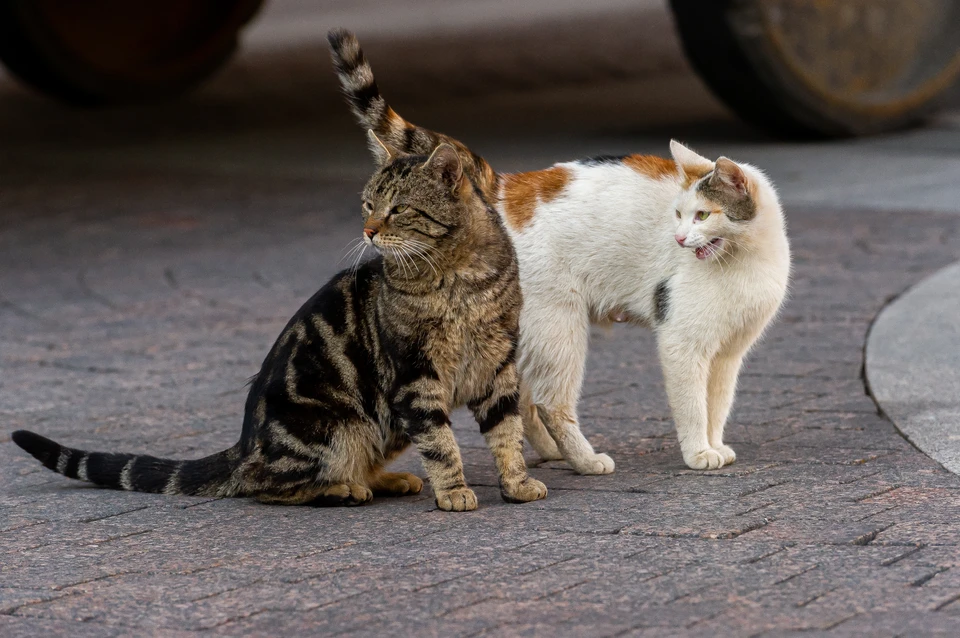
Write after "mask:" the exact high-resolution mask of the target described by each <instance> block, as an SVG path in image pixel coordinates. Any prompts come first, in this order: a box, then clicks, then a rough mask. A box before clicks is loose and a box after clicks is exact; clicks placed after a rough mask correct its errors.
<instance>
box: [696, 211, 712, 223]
mask: <svg viewBox="0 0 960 638" xmlns="http://www.w3.org/2000/svg"><path fill="white" fill-rule="evenodd" d="M707 217H710V213H709V212H707V211H705V210H698V211H697V221H700V222H702V221H703V220H705V219H706V218H707Z"/></svg>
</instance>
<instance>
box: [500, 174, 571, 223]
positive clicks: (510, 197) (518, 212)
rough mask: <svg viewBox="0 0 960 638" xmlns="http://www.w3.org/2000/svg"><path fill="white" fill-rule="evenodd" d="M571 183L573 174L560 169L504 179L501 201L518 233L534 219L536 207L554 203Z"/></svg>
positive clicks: (510, 176) (506, 214)
mask: <svg viewBox="0 0 960 638" xmlns="http://www.w3.org/2000/svg"><path fill="white" fill-rule="evenodd" d="M569 180H570V171H568V170H567V169H565V168H562V167H560V166H554V167H553V168H547V169H544V170H542V171H531V172H529V173H508V174H506V175H503V189H502V190H501V191H500V193H501V196H500V201H501V203H502V204H503V212H504V216H505V217H506V218H507V222H508V223H509V224H510V226H512V227H513V228H516V229H520V228H523V227H524V226H526V225H527V224H528V223H530V220H531V219H533V214H534V212H535V211H536V208H537V204H538V203H541V202H550V201H553V199H554V198H556V196H557V195H559V194H560V191H562V190H563V188H564V187H565V186H566V185H567V182H568V181H569Z"/></svg>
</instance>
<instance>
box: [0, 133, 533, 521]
mask: <svg viewBox="0 0 960 638" xmlns="http://www.w3.org/2000/svg"><path fill="white" fill-rule="evenodd" d="M370 139H371V143H372V146H373V148H374V149H375V150H376V156H377V158H378V160H379V163H380V165H381V169H380V170H379V171H378V172H377V173H376V174H375V175H374V176H373V177H372V178H371V179H370V181H369V182H368V183H367V185H366V188H365V189H364V192H363V218H364V222H365V225H364V229H363V240H364V241H365V242H367V243H368V244H372V245H373V246H375V247H376V249H377V250H378V252H379V253H380V254H381V256H380V257H378V258H376V259H373V260H371V261H368V262H366V263H364V264H363V265H361V266H360V267H359V268H357V269H356V270H349V271H344V272H341V273H340V274H338V275H336V276H335V277H334V278H333V279H332V280H331V281H330V282H329V283H327V285H325V286H324V287H323V288H321V289H320V291H319V292H317V293H316V294H315V295H314V296H313V297H312V298H311V299H310V300H309V301H307V302H306V303H305V304H304V305H303V307H302V308H300V310H299V311H297V313H296V314H295V315H294V316H293V318H292V319H291V320H290V322H289V323H288V324H287V326H286V328H284V330H283V332H282V334H281V335H280V337H279V338H278V339H277V341H276V343H275V344H274V346H273V348H272V349H271V350H270V353H269V354H268V355H267V358H266V360H264V362H263V365H262V366H261V368H260V372H259V373H258V374H257V375H256V377H255V378H254V380H253V382H252V384H251V388H250V393H249V395H248V397H247V402H246V413H245V417H244V421H243V431H242V433H241V436H240V441H239V442H238V443H237V444H236V445H234V446H233V447H231V448H229V449H227V450H224V451H223V452H219V453H217V454H214V455H212V456H208V457H206V458H203V459H199V460H195V461H175V460H167V459H159V458H154V457H151V456H135V455H132V454H106V453H98V452H93V453H91V452H84V451H80V450H75V449H71V448H67V447H63V446H61V445H58V444H57V443H55V442H53V441H51V440H49V439H46V438H44V437H42V436H40V435H38V434H34V433H32V432H26V431H22V430H21V431H17V432H14V433H13V440H14V442H16V444H17V445H19V446H20V447H22V448H23V449H24V450H26V451H27V452H29V453H30V454H32V455H33V456H35V457H36V458H37V459H39V460H40V461H41V462H42V463H43V464H44V465H45V466H46V467H48V468H50V469H51V470H54V471H56V472H59V473H60V474H63V475H65V476H68V477H70V478H77V479H82V480H86V481H91V482H93V483H96V484H98V485H103V486H105V487H111V488H119V489H125V490H136V491H140V492H156V493H163V494H194V495H204V496H221V497H228V496H251V497H254V498H256V499H258V500H260V501H262V502H265V503H278V504H289V505H301V504H313V505H358V504H362V503H367V502H369V501H370V500H371V499H372V498H373V495H374V494H383V495H403V494H412V493H417V492H419V491H420V490H421V488H422V486H423V483H422V482H421V480H420V479H419V478H417V477H416V476H414V475H412V474H401V473H391V472H386V471H384V466H385V465H386V464H387V463H389V462H390V461H391V459H393V458H394V457H396V456H397V455H398V454H399V453H400V452H401V451H402V450H403V449H404V448H406V447H407V445H408V444H409V443H410V442H411V441H412V442H413V443H414V444H415V445H416V448H417V450H418V451H419V452H420V456H421V457H422V460H423V465H424V468H425V469H426V472H427V476H428V477H429V479H430V482H431V484H432V486H433V491H434V496H435V497H436V502H437V506H438V507H439V508H440V509H442V510H447V511H450V510H453V511H465V510H472V509H476V507H477V499H476V496H475V495H474V493H473V491H472V490H470V488H468V487H467V485H466V482H465V481H464V476H463V465H462V463H461V460H460V451H459V448H458V447H457V443H456V441H455V440H454V437H453V432H452V430H451V428H450V412H451V410H453V409H454V408H456V407H458V406H460V405H463V404H466V405H468V406H469V407H470V409H471V410H472V411H473V414H474V416H475V417H476V419H477V421H478V422H479V424H480V431H481V432H482V433H483V435H484V437H485V439H486V442H487V445H488V446H489V447H490V450H491V451H492V452H493V455H494V458H495V460H496V465H497V469H498V472H499V476H500V491H501V494H502V496H503V499H504V500H506V501H508V502H514V503H516V502H525V501H532V500H536V499H541V498H544V497H545V496H546V494H547V490H546V487H544V485H543V484H542V483H540V482H539V481H536V480H534V479H532V478H529V477H528V476H527V471H526V465H525V463H524V460H523V456H522V445H523V424H522V421H521V418H520V413H519V404H518V401H519V385H518V384H519V382H518V376H517V368H516V364H515V361H514V359H515V352H516V344H517V331H518V320H519V314H520V308H521V295H520V286H519V280H518V272H517V261H516V256H515V253H514V250H513V247H512V245H511V242H510V240H509V237H508V236H507V233H506V231H505V229H504V227H503V224H502V222H501V221H500V218H499V217H498V215H497V213H496V211H494V210H493V209H492V208H490V207H489V206H488V205H487V204H486V202H485V200H484V198H483V197H482V196H481V195H480V193H479V191H478V190H477V189H476V188H475V186H474V184H473V182H472V181H471V180H470V178H469V177H468V175H467V174H466V173H465V172H464V171H463V167H462V165H461V162H460V159H459V155H458V153H457V152H456V150H455V149H454V148H452V147H451V146H449V145H442V144H441V145H439V146H438V147H437V148H436V150H435V151H434V152H433V154H432V155H431V156H430V157H429V158H428V157H426V156H425V155H419V156H418V155H403V154H401V153H398V152H396V151H392V150H390V149H389V148H388V147H387V146H385V145H384V144H383V143H381V142H380V141H379V140H377V138H376V136H375V135H373V134H372V133H371V134H370Z"/></svg>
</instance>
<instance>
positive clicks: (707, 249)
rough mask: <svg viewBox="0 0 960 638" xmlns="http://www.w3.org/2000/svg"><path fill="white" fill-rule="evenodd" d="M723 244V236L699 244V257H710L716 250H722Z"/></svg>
mask: <svg viewBox="0 0 960 638" xmlns="http://www.w3.org/2000/svg"><path fill="white" fill-rule="evenodd" d="M722 244H723V238H722V237H717V238H716V239H714V240H713V241H711V242H710V243H709V244H704V245H703V246H698V247H697V251H696V252H697V259H706V258H707V257H709V256H710V255H712V254H713V253H715V252H717V251H718V250H720V246H721V245H722Z"/></svg>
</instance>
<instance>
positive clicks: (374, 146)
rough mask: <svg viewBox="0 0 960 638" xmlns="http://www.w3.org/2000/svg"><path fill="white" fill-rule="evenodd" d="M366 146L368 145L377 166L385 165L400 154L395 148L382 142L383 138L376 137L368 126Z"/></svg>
mask: <svg viewBox="0 0 960 638" xmlns="http://www.w3.org/2000/svg"><path fill="white" fill-rule="evenodd" d="M367 146H369V147H370V152H371V153H373V159H374V160H375V161H376V162H377V166H386V165H387V164H389V163H390V162H392V161H393V160H394V159H396V157H397V156H398V155H400V153H399V152H397V151H396V150H395V149H393V148H391V147H389V146H387V145H386V144H384V143H383V140H381V139H380V138H379V137H377V134H376V133H374V132H373V129H370V128H368V129H367Z"/></svg>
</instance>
